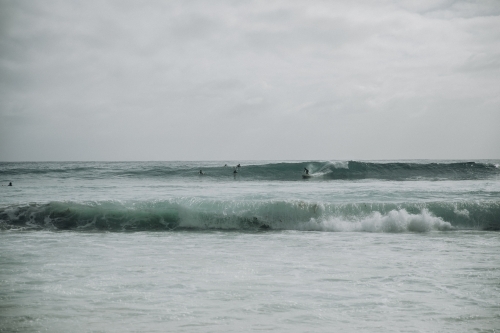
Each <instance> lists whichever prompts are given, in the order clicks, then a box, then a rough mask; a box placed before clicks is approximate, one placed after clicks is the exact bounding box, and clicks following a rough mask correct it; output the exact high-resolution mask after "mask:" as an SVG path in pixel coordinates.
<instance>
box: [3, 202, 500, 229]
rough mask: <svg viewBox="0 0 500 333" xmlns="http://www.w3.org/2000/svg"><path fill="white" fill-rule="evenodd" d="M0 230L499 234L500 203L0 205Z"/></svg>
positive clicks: (89, 203)
mask: <svg viewBox="0 0 500 333" xmlns="http://www.w3.org/2000/svg"><path fill="white" fill-rule="evenodd" d="M0 229H3V230H28V229H29V230H87V231H93V230H94V231H95V230H100V231H153V230H212V229H214V230H218V229H220V230H309V231H312V230H315V231H365V232H427V231H431V230H453V229H476V230H500V201H488V202H454V203H449V202H430V203H404V202H403V203H399V204H387V203H369V202H367V203H359V204H326V203H319V202H318V203H315V202H305V201H293V200H291V201H252V202H247V201H243V202H235V201H216V200H207V199H194V198H192V199H178V200H170V201H153V202H149V201H144V202H126V203H123V202H116V201H101V202H88V203H76V202H50V203H47V204H27V205H12V206H8V207H3V208H0Z"/></svg>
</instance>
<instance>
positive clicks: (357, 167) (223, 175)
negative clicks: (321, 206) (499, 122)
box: [0, 161, 500, 181]
mask: <svg viewBox="0 0 500 333" xmlns="http://www.w3.org/2000/svg"><path fill="white" fill-rule="evenodd" d="M304 168H307V169H308V170H309V173H310V176H311V177H310V178H308V179H307V180H308V181H321V180H358V179H382V180H398V181H402V180H467V179H470V180H476V179H489V178H498V177H500V169H499V168H498V167H497V166H496V165H495V164H492V163H480V162H452V163H445V162H441V163H424V162H419V163H414V162H408V163H403V162H383V163H382V162H361V161H324V162H321V161H310V162H281V163H260V164H259V163H257V164H252V163H250V164H247V165H245V164H243V165H242V166H241V168H237V171H238V173H237V174H234V173H233V170H234V169H236V168H235V167H234V165H226V166H225V164H223V162H221V163H220V164H218V163H215V162H211V163H209V164H206V163H205V162H186V163H178V162H176V163H173V162H172V163H168V162H112V163H100V162H80V163H73V162H62V163H0V177H1V178H3V179H5V180H10V179H15V178H16V177H19V176H23V177H27V176H32V177H49V178H79V179H109V178H140V179H147V178H153V179H159V178H161V179H173V178H193V177H199V176H200V175H199V171H200V170H203V172H204V175H203V177H204V178H205V179H211V180H214V181H218V180H228V179H232V178H233V177H237V178H238V180H249V181H259V180H263V181H271V180H278V181H299V180H300V181H302V180H303V179H302V177H301V174H302V172H303V170H304Z"/></svg>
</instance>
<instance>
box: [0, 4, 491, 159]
mask: <svg viewBox="0 0 500 333" xmlns="http://www.w3.org/2000/svg"><path fill="white" fill-rule="evenodd" d="M0 6H1V7H0V13H1V14H0V15H1V16H0V87H1V89H0V99H1V100H2V103H1V105H0V160H87V159H91V160H96V159H104V160H142V159H146V160H172V159H189V160H200V159H308V158H317V159H318V158H319V159H336V158H338V159H343V158H353V159H391V158H392V159H397V158H499V157H500V147H499V146H498V144H494V143H493V142H500V134H499V131H498V130H497V127H498V124H499V123H500V112H498V109H499V105H500V104H499V102H500V101H499V97H498V96H500V84H499V79H498V78H499V76H498V68H499V65H500V63H499V61H498V59H499V54H500V38H499V37H500V36H499V35H500V21H499V20H498V16H499V15H500V14H499V13H500V5H499V4H498V2H496V1H484V2H480V3H476V2H470V1H444V0H443V1H420V2H414V1H381V2H377V3H374V2H372V1H353V2H341V1H338V2H336V1H334V2H325V1H273V2H269V1H250V2H233V1H213V2H210V3H208V2H205V1H189V2H186V1H168V2H163V1H148V2H147V3H145V4H141V3H137V2H134V1H85V2H82V3H74V2H67V1H52V2H49V3H43V4H42V3H37V2H31V1H5V0H4V1H0Z"/></svg>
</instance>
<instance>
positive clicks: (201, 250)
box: [0, 160, 500, 332]
mask: <svg viewBox="0 0 500 333" xmlns="http://www.w3.org/2000/svg"><path fill="white" fill-rule="evenodd" d="M226 163H227V164H228V166H227V167H224V164H226ZM241 164H242V166H241V168H237V169H236V170H237V171H238V173H236V174H234V173H233V170H234V168H233V167H234V166H235V165H236V162H114V163H103V162H80V163H74V162H71V163H69V162H68V163H0V182H1V183H2V184H3V185H7V184H8V182H10V181H11V182H12V183H13V186H12V187H8V186H2V187H0V193H1V196H0V228H1V229H2V230H3V231H0V239H1V240H0V309H1V310H0V331H2V332H13V331H14V332H15V331H18V332H37V331H48V332H68V331H72V332H118V331H120V332H123V331H128V332H139V331H141V332H164V331H179V332H225V331H258V330H271V331H283V332H284V331H293V332H331V331H340V330H342V331H351V332H359V331H364V332H387V331H392V332H402V331H407V332H424V331H425V332H457V331H459V332H470V331H474V330H475V331H479V332H494V331H495V330H496V329H497V328H498V327H500V315H499V313H500V311H499V310H500V301H499V300H500V297H499V296H500V288H499V286H500V285H499V284H498V282H499V281H500V265H499V264H500V259H499V258H498V253H500V251H499V250H500V242H499V238H500V237H499V234H498V230H499V229H500V170H499V161H494V160H492V161H398V162H354V161H350V162H344V161H334V162H327V161H324V162H322V161H310V162H286V163H276V162H272V163H270V162H249V161H247V162H242V163H241ZM304 168H308V169H309V170H310V174H311V176H312V177H310V178H307V179H303V178H302V171H303V169H304ZM200 169H201V170H203V172H204V175H199V174H198V172H199V170H200Z"/></svg>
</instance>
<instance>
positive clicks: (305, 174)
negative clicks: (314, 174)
mask: <svg viewBox="0 0 500 333" xmlns="http://www.w3.org/2000/svg"><path fill="white" fill-rule="evenodd" d="M302 178H311V175H310V174H308V173H304V174H302Z"/></svg>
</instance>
